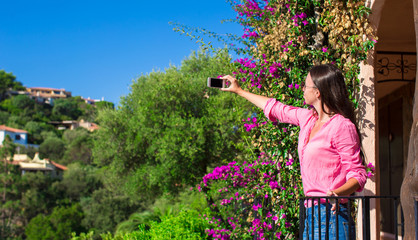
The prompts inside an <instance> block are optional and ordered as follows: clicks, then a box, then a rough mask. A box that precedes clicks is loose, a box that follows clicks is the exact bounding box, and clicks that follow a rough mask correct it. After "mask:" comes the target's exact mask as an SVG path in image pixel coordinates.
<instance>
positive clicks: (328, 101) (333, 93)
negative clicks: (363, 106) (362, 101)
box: [309, 64, 357, 126]
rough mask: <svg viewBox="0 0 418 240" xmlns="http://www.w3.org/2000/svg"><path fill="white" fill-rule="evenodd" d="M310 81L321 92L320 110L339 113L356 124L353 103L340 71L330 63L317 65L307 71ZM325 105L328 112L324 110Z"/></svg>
mask: <svg viewBox="0 0 418 240" xmlns="http://www.w3.org/2000/svg"><path fill="white" fill-rule="evenodd" d="M309 74H310V75H311V78H312V81H313V83H314V84H315V86H316V88H317V89H318V90H319V92H320V93H321V102H322V106H321V107H322V111H324V112H325V113H326V114H331V115H333V114H336V113H338V114H341V115H342V116H344V117H345V118H348V119H350V121H351V122H352V123H354V124H355V125H356V126H357V124H356V116H355V114H354V108H353V104H352V102H351V101H350V99H349V96H348V91H347V87H346V85H345V81H344V76H343V74H342V72H341V71H340V70H339V69H338V68H337V67H335V66H333V65H331V64H323V65H317V66H314V67H313V68H311V70H310V71H309ZM325 106H327V107H328V109H329V111H330V112H326V110H325Z"/></svg>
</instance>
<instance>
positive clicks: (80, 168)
mask: <svg viewBox="0 0 418 240" xmlns="http://www.w3.org/2000/svg"><path fill="white" fill-rule="evenodd" d="M98 171H99V169H98V168H95V167H93V166H89V165H81V164H79V163H74V164H71V165H69V166H68V170H66V171H65V172H64V176H63V179H62V181H59V182H56V183H55V185H54V188H55V189H57V192H62V193H63V194H64V196H65V197H66V198H68V199H69V200H70V201H72V202H78V201H80V199H81V198H82V197H89V196H90V195H91V193H92V192H94V190H97V189H100V188H101V187H102V182H101V180H100V175H99V174H98V173H97V172H98Z"/></svg>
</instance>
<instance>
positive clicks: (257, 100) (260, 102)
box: [221, 75, 270, 109]
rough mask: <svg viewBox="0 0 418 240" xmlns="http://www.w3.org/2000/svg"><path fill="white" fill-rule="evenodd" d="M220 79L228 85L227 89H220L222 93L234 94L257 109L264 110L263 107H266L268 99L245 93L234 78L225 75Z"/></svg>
mask: <svg viewBox="0 0 418 240" xmlns="http://www.w3.org/2000/svg"><path fill="white" fill-rule="evenodd" d="M221 78H222V79H225V80H227V81H228V82H229V83H230V86H229V87H227V88H221V90H222V91H225V92H233V93H236V94H238V95H239V96H241V97H243V98H245V99H247V100H248V101H250V102H251V103H253V104H254V105H256V106H257V107H259V108H261V109H264V107H265V106H266V103H267V101H268V100H269V99H270V98H268V97H265V96H262V95H257V94H254V93H250V92H248V91H245V90H244V89H242V88H241V87H240V86H239V84H238V82H237V79H235V78H234V77H232V76H230V75H226V76H224V77H221Z"/></svg>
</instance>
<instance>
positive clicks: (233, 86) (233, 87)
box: [221, 75, 242, 93]
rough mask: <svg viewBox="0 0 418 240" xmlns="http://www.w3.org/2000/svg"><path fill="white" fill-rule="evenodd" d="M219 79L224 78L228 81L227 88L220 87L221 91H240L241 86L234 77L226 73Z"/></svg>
mask: <svg viewBox="0 0 418 240" xmlns="http://www.w3.org/2000/svg"><path fill="white" fill-rule="evenodd" d="M221 79H224V80H226V81H228V82H229V83H230V84H229V87H227V88H221V91H225V92H233V93H239V91H241V90H242V89H241V87H240V86H239V84H238V81H237V79H236V78H234V77H232V76H230V75H226V76H224V77H221Z"/></svg>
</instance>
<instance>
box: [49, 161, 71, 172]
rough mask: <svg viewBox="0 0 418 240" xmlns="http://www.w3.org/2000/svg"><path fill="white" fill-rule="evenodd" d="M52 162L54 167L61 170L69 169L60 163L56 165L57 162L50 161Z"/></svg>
mask: <svg viewBox="0 0 418 240" xmlns="http://www.w3.org/2000/svg"><path fill="white" fill-rule="evenodd" d="M50 162H51V163H52V165H54V166H55V167H56V168H59V169H61V170H67V169H68V168H67V167H66V166H64V165H61V164H58V163H56V162H54V161H50Z"/></svg>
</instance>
